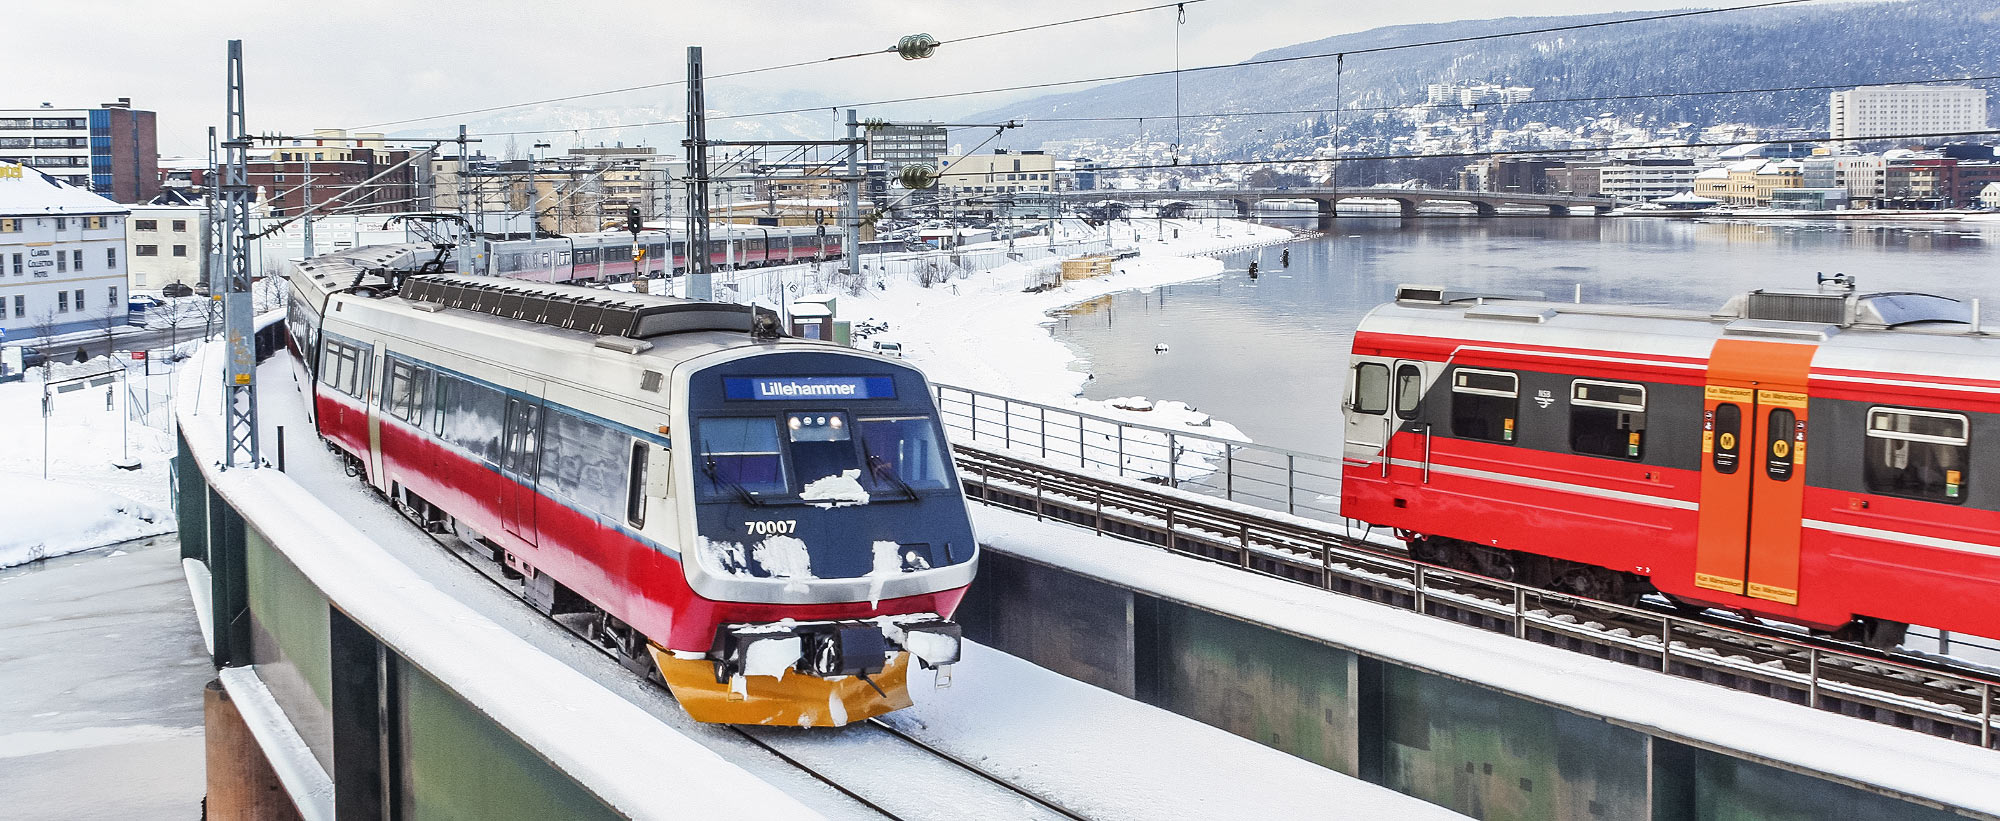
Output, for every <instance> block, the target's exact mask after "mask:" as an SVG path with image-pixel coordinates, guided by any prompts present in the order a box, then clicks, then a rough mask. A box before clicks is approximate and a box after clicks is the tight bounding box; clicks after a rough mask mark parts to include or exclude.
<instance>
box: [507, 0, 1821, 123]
mask: <svg viewBox="0 0 2000 821" xmlns="http://www.w3.org/2000/svg"><path fill="white" fill-rule="evenodd" d="M1824 1H1825V0H1767V2H1762V3H1752V4H1748V5H1742V6H1727V7H1722V8H1713V9H1695V10H1692V11H1680V12H1669V13H1663V14H1652V15H1643V16H1638V17H1626V18H1620V19H1617V20H1599V21H1594V22H1590V23H1572V24H1566V25H1561V26H1547V27H1543V28H1536V29H1524V30H1520V31H1509V32H1496V33H1492V34H1476V35H1467V36H1464V37H1453V38H1447V39H1441V40H1427V41H1424V42H1418V43H1399V44H1395V45H1387V46H1374V47H1370V48H1365V49H1350V50H1346V51H1328V52H1320V53H1315V54H1297V55H1291V56H1287V57H1269V58H1264V59H1259V60H1245V61H1242V62H1238V63H1218V64H1213V65H1206V66H1193V67H1189V68H1184V69H1163V70H1158V71H1139V72H1130V73H1126V74H1111V75H1105V76H1101V77H1089V78H1082V79H1075V80H1052V81H1049V82H1042V83H1024V84H1019V85H1011V86H1001V87H996V88H984V89H975V90H971V91H952V92H941V93H935V94H920V95H913V96H909V97H895V98H888V99H882V100H871V101H867V102H859V103H844V104H841V105H839V106H833V107H835V108H864V107H870V106H884V105H897V104H901V103H913V102H925V101H929V100H943V99H951V98H955V97H971V96H979V95H984V94H1001V93H1007V92H1014V91H1036V90H1040V89H1046V88H1059V87H1062V86H1072V85H1087V84H1091V83H1106V82H1118V81H1124V80H1135V79H1142V78H1146V77H1160V76H1165V75H1170V74H1175V73H1177V72H1205V71H1225V70H1229V69H1238V68H1252V67H1256V66H1265V65H1277V64H1281V63H1292V62H1299V61H1302V60H1323V59H1328V58H1341V57H1343V56H1346V55H1355V54H1375V53H1379V52H1385V51H1397V50H1402V49H1411V48H1425V47H1429V46H1439V45H1452V44H1457V43H1470V42H1478V41H1483V40H1495V39H1501V38H1506V37H1524V36H1530V35H1536V34H1549V33H1556V32H1563V31H1575V30H1579V29H1588V28H1601V27H1606V26H1616V25H1623V24H1626V23H1642V22H1650V21H1657V20H1668V19H1675V18H1685V17H1695V16H1701V15H1709V14H1723V13H1728V12H1737V11H1754V10H1758V9H1766V8H1772V7H1776V6H1790V5H1796V4H1799V3H1813V2H1824ZM1169 5H1173V4H1169ZM828 107H829V106H824V105H816V106H809V107H802V108H786V109H776V110H772V111H759V112H751V113H745V114H720V115H716V116H712V117H709V118H708V120H709V121H710V122H714V121H717V120H734V119H745V118H751V117H775V116H780V115H784V114H803V113H807V112H813V111H821V110H824V109H826V108H828ZM1154 119H1164V118H1154ZM684 122H685V120H655V121H649V122H638V123H610V124H605V125H596V126H586V127H584V128H580V129H579V128H549V129H527V130H520V131H489V132H482V134H481V136H493V137H504V136H513V135H526V134H554V133H560V132H564V131H602V130H606V129H615V128H644V127H650V126H657V125H676V124H681V123H684Z"/></svg>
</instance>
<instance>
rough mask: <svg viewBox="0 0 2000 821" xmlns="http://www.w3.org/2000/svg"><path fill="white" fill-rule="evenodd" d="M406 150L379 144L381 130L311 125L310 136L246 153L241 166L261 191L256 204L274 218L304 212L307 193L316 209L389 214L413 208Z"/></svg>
mask: <svg viewBox="0 0 2000 821" xmlns="http://www.w3.org/2000/svg"><path fill="white" fill-rule="evenodd" d="M410 154H411V152H410V151H409V150H408V149H403V148H392V147H389V146H386V145H384V144H383V142H382V135H381V134H372V133H357V134H349V133H347V132H345V131H341V130H337V129H315V130H314V131H313V136H312V137H309V138H301V139H295V140H287V141H285V142H283V143H280V144H278V145H277V146H276V147H273V148H271V149H269V151H268V152H263V153H260V154H258V155H257V156H253V157H251V158H250V160H249V161H248V163H247V166H248V169H247V170H248V171H249V175H250V184H251V185H252V186H255V187H257V188H259V189H261V190H262V191H263V194H262V196H261V197H260V200H259V203H258V205H259V207H261V208H263V209H266V212H267V213H269V214H270V215H271V216H274V217H288V216H297V215H298V214H300V213H302V212H304V211H305V210H306V200H307V199H308V197H310V199H311V200H312V203H313V205H315V206H321V207H320V208H319V211H318V213H326V212H331V211H339V212H346V213H366V214H390V213H397V212H403V211H410V210H412V209H414V208H416V207H417V202H418V201H417V178H418V174H417V171H416V169H415V168H414V167H413V166H414V165H416V163H404V161H405V160H408V159H409V158H410ZM308 169H310V171H311V174H310V177H311V179H310V180H308V179H307V177H308V174H307V171H308ZM385 172H386V173H385ZM377 175H381V179H375V177H376V176H377ZM371 180H372V181H371ZM362 183H366V184H365V185H362ZM356 185H360V186H361V187H359V188H357V189H355V190H353V191H349V190H348V189H349V188H352V187H354V186H356ZM329 201H333V202H332V203H331V204H327V203H328V202H329Z"/></svg>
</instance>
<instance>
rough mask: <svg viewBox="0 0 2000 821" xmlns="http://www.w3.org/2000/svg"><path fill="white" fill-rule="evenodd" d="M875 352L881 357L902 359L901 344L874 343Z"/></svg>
mask: <svg viewBox="0 0 2000 821" xmlns="http://www.w3.org/2000/svg"><path fill="white" fill-rule="evenodd" d="M875 352H876V353H879V354H881V355H883V356H893V357H896V358H897V359H901V358H903V343H901V342H876V343H875Z"/></svg>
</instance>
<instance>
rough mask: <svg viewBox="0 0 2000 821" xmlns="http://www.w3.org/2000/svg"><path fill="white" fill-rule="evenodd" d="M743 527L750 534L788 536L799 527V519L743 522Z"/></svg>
mask: <svg viewBox="0 0 2000 821" xmlns="http://www.w3.org/2000/svg"><path fill="white" fill-rule="evenodd" d="M743 529H744V531H745V532H747V533H749V534H750V535H752V536H789V535H791V534H792V533H793V532H794V531H796V530H798V529H799V520H797V519H782V520H778V521H772V522H744V523H743Z"/></svg>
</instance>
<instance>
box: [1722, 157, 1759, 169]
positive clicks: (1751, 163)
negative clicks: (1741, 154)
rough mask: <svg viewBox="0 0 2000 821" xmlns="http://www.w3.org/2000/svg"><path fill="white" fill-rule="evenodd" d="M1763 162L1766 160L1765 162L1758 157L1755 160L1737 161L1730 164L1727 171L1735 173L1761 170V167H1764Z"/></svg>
mask: <svg viewBox="0 0 2000 821" xmlns="http://www.w3.org/2000/svg"><path fill="white" fill-rule="evenodd" d="M1765 162H1766V160H1765V159H1764V158H1762V157H1758V158H1756V159H1753V160H1737V161H1736V162H1733V163H1730V164H1729V170H1730V171H1732V172H1735V171H1756V170H1758V169H1761V168H1763V167H1764V163H1765Z"/></svg>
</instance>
